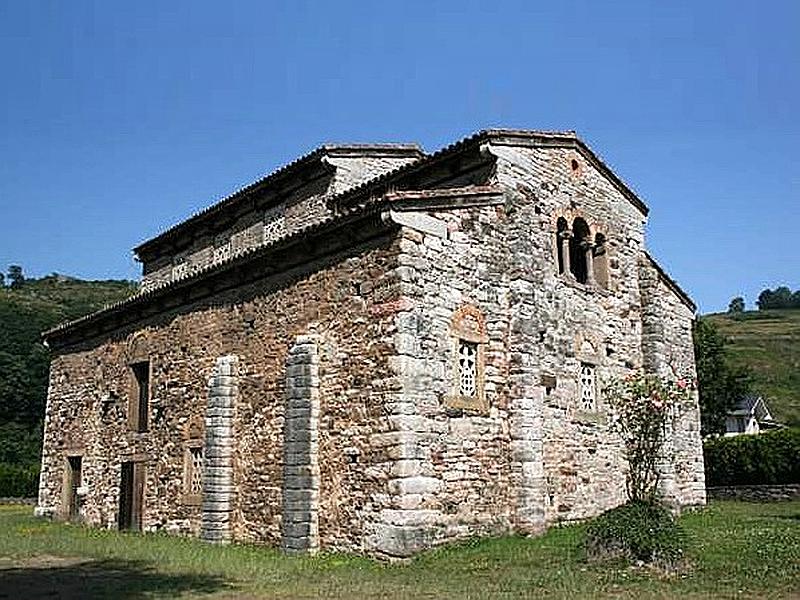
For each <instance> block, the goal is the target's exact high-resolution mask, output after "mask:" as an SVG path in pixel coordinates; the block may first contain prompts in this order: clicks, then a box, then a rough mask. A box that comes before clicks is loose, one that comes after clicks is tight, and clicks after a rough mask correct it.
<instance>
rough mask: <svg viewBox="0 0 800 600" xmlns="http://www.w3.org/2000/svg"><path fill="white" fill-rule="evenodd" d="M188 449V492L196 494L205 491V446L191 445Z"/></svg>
mask: <svg viewBox="0 0 800 600" xmlns="http://www.w3.org/2000/svg"><path fill="white" fill-rule="evenodd" d="M187 450H188V456H187V464H186V466H187V469H188V473H187V475H186V493H187V494H191V495H196V494H200V493H202V491H203V448H202V446H197V447H191V446H190V447H189V448H187Z"/></svg>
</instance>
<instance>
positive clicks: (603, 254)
mask: <svg viewBox="0 0 800 600" xmlns="http://www.w3.org/2000/svg"><path fill="white" fill-rule="evenodd" d="M556 249H557V254H558V272H559V273H560V274H568V275H569V276H571V277H573V278H574V279H575V280H576V281H577V282H578V283H585V284H589V285H592V284H597V285H599V286H600V287H603V288H608V257H607V251H606V238H605V236H604V235H603V234H602V233H597V234H595V236H594V237H592V233H591V230H590V229H589V225H588V224H587V223H586V220H585V219H583V218H582V217H576V218H575V219H574V220H573V221H572V227H570V224H569V223H568V221H567V220H566V219H565V218H564V217H559V218H558V221H556Z"/></svg>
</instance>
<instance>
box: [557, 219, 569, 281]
mask: <svg viewBox="0 0 800 600" xmlns="http://www.w3.org/2000/svg"><path fill="white" fill-rule="evenodd" d="M568 237H569V225H568V224H567V220H566V219H565V218H564V217H559V218H558V221H556V254H557V255H558V272H559V274H563V273H564V271H565V270H566V268H565V264H564V250H565V246H566V244H565V243H564V240H565V239H567V238H568ZM568 251H569V248H567V252H568Z"/></svg>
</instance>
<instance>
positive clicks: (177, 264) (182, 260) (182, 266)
mask: <svg viewBox="0 0 800 600" xmlns="http://www.w3.org/2000/svg"><path fill="white" fill-rule="evenodd" d="M188 274H189V261H188V260H187V258H186V257H185V256H176V257H175V258H174V259H173V260H172V279H181V278H182V277H186V276H187V275H188Z"/></svg>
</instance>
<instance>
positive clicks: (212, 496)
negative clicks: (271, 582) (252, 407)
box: [200, 355, 238, 543]
mask: <svg viewBox="0 0 800 600" xmlns="http://www.w3.org/2000/svg"><path fill="white" fill-rule="evenodd" d="M237 365H238V359H237V357H236V356H234V355H229V356H220V357H219V358H217V360H216V364H215V365H214V373H213V374H212V376H211V378H210V379H209V383H208V403H207V404H206V437H205V450H204V457H203V500H202V519H201V526H200V537H201V539H203V540H205V541H208V542H216V543H225V542H229V541H230V539H231V512H232V510H233V495H234V493H235V490H234V485H233V419H234V412H235V409H236V397H237V394H238V385H237V375H236V370H237Z"/></svg>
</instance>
